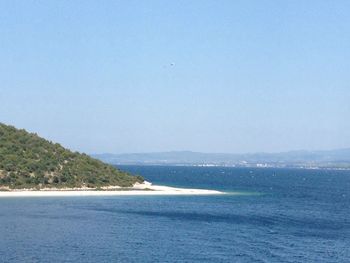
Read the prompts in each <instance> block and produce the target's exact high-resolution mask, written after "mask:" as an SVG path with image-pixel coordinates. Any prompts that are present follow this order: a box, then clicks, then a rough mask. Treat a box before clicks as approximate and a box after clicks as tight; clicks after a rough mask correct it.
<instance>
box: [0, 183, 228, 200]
mask: <svg viewBox="0 0 350 263" xmlns="http://www.w3.org/2000/svg"><path fill="white" fill-rule="evenodd" d="M219 194H224V192H220V191H215V190H205V189H189V188H175V187H169V186H161V185H152V184H151V183H149V182H144V183H142V184H139V183H136V184H135V185H134V186H133V187H130V188H119V187H107V188H104V190H94V189H88V188H85V189H42V190H32V189H23V190H22V189H21V190H10V191H0V198H1V197H51V196H53V197H55V196H134V195H219Z"/></svg>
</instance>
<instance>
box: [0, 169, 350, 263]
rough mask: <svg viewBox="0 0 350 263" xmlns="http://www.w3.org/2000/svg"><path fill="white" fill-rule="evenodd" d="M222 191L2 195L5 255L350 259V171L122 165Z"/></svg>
mask: <svg viewBox="0 0 350 263" xmlns="http://www.w3.org/2000/svg"><path fill="white" fill-rule="evenodd" d="M121 169H124V170H127V171H129V172H132V173H137V174H140V175H142V176H144V177H145V178H146V180H148V181H151V182H153V183H154V184H162V185H169V186H179V187H192V188H193V187H195V188H204V189H215V190H222V191H226V192H230V193H238V194H228V195H223V196H219V195H218V196H135V197H131V196H120V197H118V196H117V197H60V198H57V197H55V198H54V197H52V198H2V199H0V262H26V263H28V262H327V263H328V262H350V171H336V170H302V169H251V168H220V167H170V166H166V167H165V166H121Z"/></svg>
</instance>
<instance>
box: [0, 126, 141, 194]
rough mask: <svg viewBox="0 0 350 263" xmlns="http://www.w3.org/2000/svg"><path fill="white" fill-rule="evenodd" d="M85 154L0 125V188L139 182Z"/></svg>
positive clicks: (98, 185) (82, 185)
mask: <svg viewBox="0 0 350 263" xmlns="http://www.w3.org/2000/svg"><path fill="white" fill-rule="evenodd" d="M142 181H143V178H142V177H135V176H132V175H130V174H128V173H125V172H122V171H120V170H118V169H116V168H115V167H113V166H111V165H108V164H105V163H103V162H102V161H100V160H96V159H93V158H91V157H89V156H88V155H86V154H81V153H77V152H75V153H73V152H71V151H69V150H67V149H65V148H63V147H62V146H61V145H59V144H57V143H53V142H50V141H47V140H45V139H42V138H40V137H39V136H38V135H36V134H33V133H28V132H26V131H25V130H19V129H16V128H14V127H12V126H8V125H5V124H2V123H0V187H2V188H4V187H10V188H33V187H34V188H51V187H57V188H62V187H84V186H86V187H94V188H97V187H102V186H111V185H112V186H124V187H126V186H131V185H133V184H134V183H135V182H142Z"/></svg>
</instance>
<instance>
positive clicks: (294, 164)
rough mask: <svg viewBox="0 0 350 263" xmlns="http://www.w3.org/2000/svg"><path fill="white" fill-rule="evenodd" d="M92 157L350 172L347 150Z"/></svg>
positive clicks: (110, 160) (349, 151)
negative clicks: (348, 170)
mask: <svg viewBox="0 0 350 263" xmlns="http://www.w3.org/2000/svg"><path fill="white" fill-rule="evenodd" d="M91 156H93V157H94V158H96V159H99V160H101V161H104V162H106V163H109V164H112V165H174V166H205V167H209V166H218V167H248V168H302V169H344V170H347V169H350V148H347V149H336V150H329V151H304V150H302V151H290V152H280V153H247V154H231V153H202V152H191V151H171V152H155V153H128V154H112V153H104V154H91Z"/></svg>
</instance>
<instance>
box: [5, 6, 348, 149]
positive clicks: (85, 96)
mask: <svg viewBox="0 0 350 263" xmlns="http://www.w3.org/2000/svg"><path fill="white" fill-rule="evenodd" d="M349 14H350V1H330V0H329V1H322V0H317V1H301V0H300V1H294V0H293V1H261V0H256V1H246V0H244V1H231V0H228V1H220V0H219V1H217V0H213V1H204V0H200V1H199V0H198V1H187V0H186V1H129V0H128V1H97V0H96V1H86V0H84V1H58V0H57V1H14V0H8V1H1V2H0V81H1V82H0V122H4V123H7V124H12V125H15V126H17V127H20V128H25V129H27V130H29V131H33V132H37V133H38V134H39V135H41V136H44V137H46V138H48V139H51V140H54V141H57V142H60V143H61V144H62V145H64V146H66V147H68V148H71V149H73V150H79V151H85V152H88V153H102V152H113V153H120V152H148V151H167V150H193V151H204V152H233V153H238V152H256V151H266V152H276V151H286V150H294V149H309V150H315V149H332V148H343V147H350V15H349Z"/></svg>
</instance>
